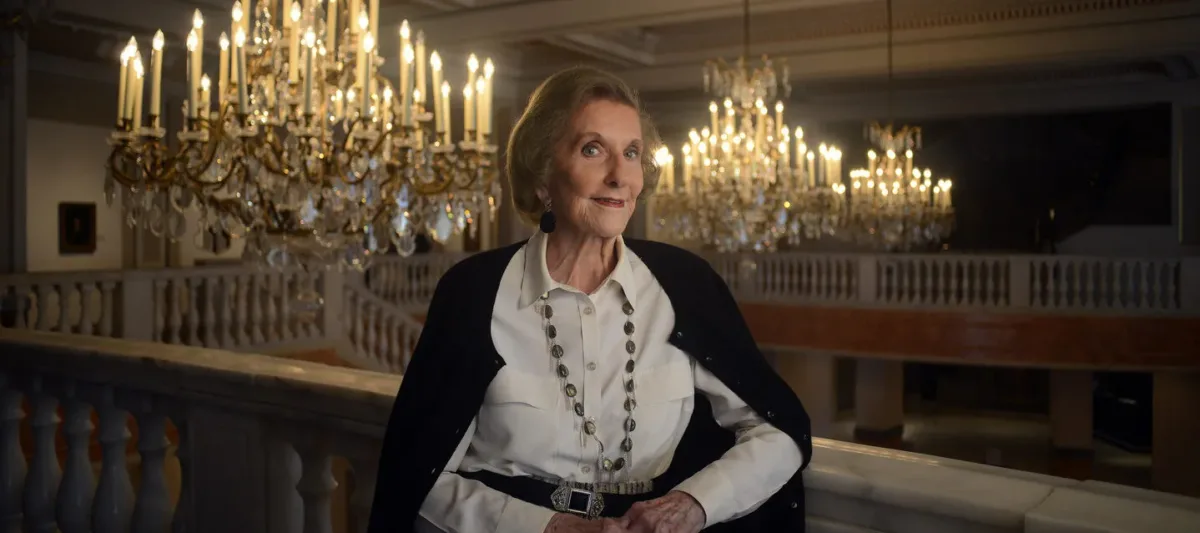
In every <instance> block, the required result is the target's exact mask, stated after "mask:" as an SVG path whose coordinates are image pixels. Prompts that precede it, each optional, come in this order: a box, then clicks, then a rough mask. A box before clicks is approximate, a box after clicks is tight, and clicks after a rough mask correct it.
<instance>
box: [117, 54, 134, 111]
mask: <svg viewBox="0 0 1200 533" xmlns="http://www.w3.org/2000/svg"><path fill="white" fill-rule="evenodd" d="M134 50H137V40H136V39H134V38H133V37H130V38H129V44H126V45H125V49H124V50H121V76H120V77H119V78H117V83H118V85H117V127H124V122H125V121H126V120H128V118H129V115H130V114H129V113H128V112H126V109H129V105H128V103H127V102H126V100H127V98H128V96H127V95H128V93H129V91H131V90H132V89H131V88H130V87H129V68H130V63H131V62H132V61H133V51H134Z"/></svg>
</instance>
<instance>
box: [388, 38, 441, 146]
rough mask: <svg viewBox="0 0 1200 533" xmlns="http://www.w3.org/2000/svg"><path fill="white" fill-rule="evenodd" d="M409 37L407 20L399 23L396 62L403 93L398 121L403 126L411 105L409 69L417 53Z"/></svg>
mask: <svg viewBox="0 0 1200 533" xmlns="http://www.w3.org/2000/svg"><path fill="white" fill-rule="evenodd" d="M411 37H412V29H411V28H409V26H408V21H407V20H406V21H404V22H402V23H400V61H399V62H398V63H397V64H398V65H399V66H400V93H401V94H403V95H404V98H402V99H401V101H400V123H401V124H403V125H405V126H407V125H408V116H409V115H410V113H409V110H410V108H411V107H412V102H409V101H408V98H409V97H410V96H412V89H413V88H412V73H411V69H412V64H413V59H415V57H416V55H417V52H416V50H414V49H413V47H412V42H410V39H411ZM434 53H435V54H436V53H437V52H434ZM439 63H440V61H439Z"/></svg>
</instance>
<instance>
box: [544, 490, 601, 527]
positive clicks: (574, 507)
mask: <svg viewBox="0 0 1200 533" xmlns="http://www.w3.org/2000/svg"><path fill="white" fill-rule="evenodd" d="M550 503H551V504H553V505H554V510H555V511H558V512H560V513H574V514H577V515H580V516H583V517H585V518H588V519H595V518H599V517H600V513H601V512H603V511H604V495H603V494H600V493H598V492H595V491H590V490H583V489H576V488H573V487H568V486H565V485H564V486H559V487H558V488H557V489H554V492H553V493H551V494H550Z"/></svg>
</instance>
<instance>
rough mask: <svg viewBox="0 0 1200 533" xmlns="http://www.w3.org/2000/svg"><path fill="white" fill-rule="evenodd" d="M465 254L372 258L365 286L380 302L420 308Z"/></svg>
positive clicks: (466, 254)
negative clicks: (381, 300)
mask: <svg viewBox="0 0 1200 533" xmlns="http://www.w3.org/2000/svg"><path fill="white" fill-rule="evenodd" d="M468 255H470V254H468V253H429V254H417V255H413V256H409V257H400V256H398V255H384V256H379V257H375V258H374V260H373V261H372V262H371V267H370V269H369V270H368V271H367V285H368V286H369V287H371V290H372V291H373V292H374V293H375V294H377V295H379V296H381V297H383V299H384V300H387V301H389V302H392V303H395V304H398V305H400V306H401V307H417V308H423V307H425V306H426V305H428V304H429V300H430V298H433V290H434V289H436V288H437V282H438V280H440V279H442V275H443V274H445V273H446V271H447V270H450V267H452V266H454V264H455V263H457V262H459V261H462V260H463V259H464V258H466V257H467V256H468Z"/></svg>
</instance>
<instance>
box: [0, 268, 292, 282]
mask: <svg viewBox="0 0 1200 533" xmlns="http://www.w3.org/2000/svg"><path fill="white" fill-rule="evenodd" d="M260 272H263V273H269V272H277V271H276V270H269V269H266V270H264V269H260V268H258V267H257V266H254V265H250V264H228V265H224V264H223V265H202V266H191V267H171V268H139V269H128V270H63V271H53V272H23V273H20V274H0V284H3V285H16V284H34V283H47V282H50V283H58V282H70V281H85V280H86V281H121V280H125V279H135V280H162V279H178V278H188V277H194V276H199V277H210V276H230V275H246V274H257V273H260ZM287 272H302V270H301V269H299V268H295V269H288V270H287Z"/></svg>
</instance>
